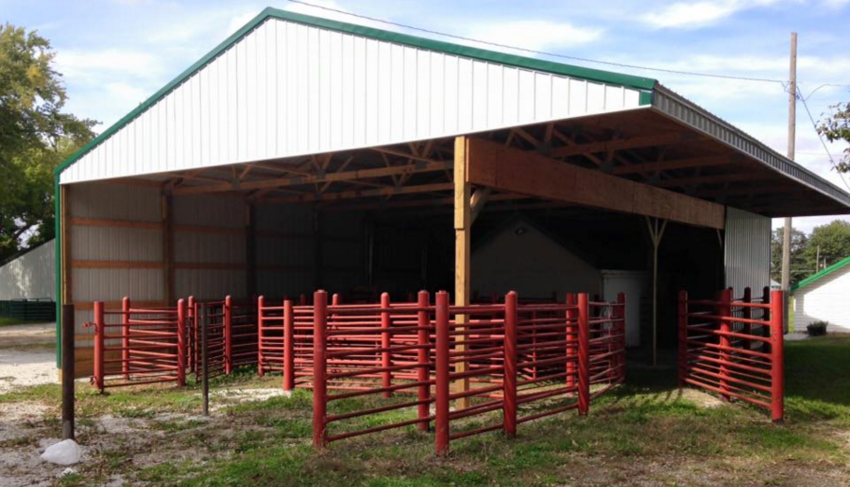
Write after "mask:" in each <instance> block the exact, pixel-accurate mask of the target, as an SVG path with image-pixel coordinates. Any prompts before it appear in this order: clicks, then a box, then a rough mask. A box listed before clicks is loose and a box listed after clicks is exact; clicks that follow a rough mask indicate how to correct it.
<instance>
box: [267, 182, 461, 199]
mask: <svg viewBox="0 0 850 487" xmlns="http://www.w3.org/2000/svg"><path fill="white" fill-rule="evenodd" d="M452 188H454V185H453V184H452V183H434V184H420V185H417V186H403V187H401V188H376V189H357V190H351V191H340V192H337V193H325V194H315V193H309V194H305V195H303V196H281V197H270V198H266V199H264V200H263V201H267V202H270V203H312V202H314V201H339V200H351V199H359V198H369V197H375V196H384V197H386V196H393V195H400V194H416V193H432V192H436V191H449V190H451V189H452Z"/></svg>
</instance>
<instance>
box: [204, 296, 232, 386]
mask: <svg viewBox="0 0 850 487" xmlns="http://www.w3.org/2000/svg"><path fill="white" fill-rule="evenodd" d="M204 318H207V319H208V318H209V315H207V314H206V313H205V314H204ZM231 372H233V299H232V298H231V297H230V296H226V297H225V298H224V373H225V374H227V375H230V373H231Z"/></svg>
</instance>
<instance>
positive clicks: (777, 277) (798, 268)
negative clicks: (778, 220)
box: [770, 227, 814, 285]
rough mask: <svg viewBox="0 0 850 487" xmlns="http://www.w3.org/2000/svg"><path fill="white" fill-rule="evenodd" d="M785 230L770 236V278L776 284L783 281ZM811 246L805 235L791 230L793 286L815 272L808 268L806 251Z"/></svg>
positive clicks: (782, 228) (794, 229)
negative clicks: (783, 241) (783, 240)
mask: <svg viewBox="0 0 850 487" xmlns="http://www.w3.org/2000/svg"><path fill="white" fill-rule="evenodd" d="M784 231H785V228H784V227H781V228H777V229H776V230H774V231H773V233H772V234H771V235H770V278H771V279H773V280H774V281H776V282H781V281H782V236H783V235H782V234H783V233H784ZM808 245H809V239H808V237H807V236H806V234H805V233H803V232H801V231H800V230H797V229H796V228H792V229H791V285H794V284H796V283H798V282H800V281H802V280H803V279H805V278H806V277H807V276H808V275H809V274H811V271H812V270H814V264H813V265H812V267H811V270H810V269H809V268H808V267H807V264H806V259H805V256H804V254H805V251H806V248H807V247H808Z"/></svg>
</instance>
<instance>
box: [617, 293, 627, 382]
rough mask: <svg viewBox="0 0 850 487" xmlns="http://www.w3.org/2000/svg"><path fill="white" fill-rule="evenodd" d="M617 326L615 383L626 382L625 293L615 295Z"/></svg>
mask: <svg viewBox="0 0 850 487" xmlns="http://www.w3.org/2000/svg"><path fill="white" fill-rule="evenodd" d="M617 304H618V305H619V306H617V307H616V308H615V309H617V310H618V311H617V318H618V321H617V325H616V327H617V328H618V329H619V333H617V334H616V336H617V337H618V338H617V347H616V348H617V350H618V351H617V361H616V364H617V373H616V376H617V381H618V382H620V383H624V382H626V293H619V294H617Z"/></svg>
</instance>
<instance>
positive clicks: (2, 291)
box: [0, 240, 56, 301]
mask: <svg viewBox="0 0 850 487" xmlns="http://www.w3.org/2000/svg"><path fill="white" fill-rule="evenodd" d="M55 257H56V241H55V240H51V241H50V242H47V243H45V244H43V245H41V246H39V247H37V248H35V249H34V250H31V251H29V252H27V253H26V254H24V255H22V256H20V257H18V258H17V259H15V260H13V261H11V262H9V263H7V264H6V265H4V266H3V267H0V300H3V301H5V300H9V299H37V298H48V299H52V300H54V301H55V300H56V261H55V260H54V259H55Z"/></svg>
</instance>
